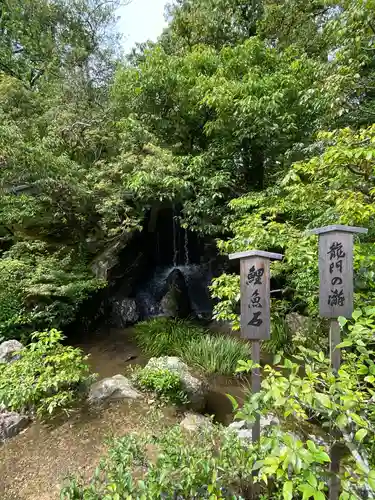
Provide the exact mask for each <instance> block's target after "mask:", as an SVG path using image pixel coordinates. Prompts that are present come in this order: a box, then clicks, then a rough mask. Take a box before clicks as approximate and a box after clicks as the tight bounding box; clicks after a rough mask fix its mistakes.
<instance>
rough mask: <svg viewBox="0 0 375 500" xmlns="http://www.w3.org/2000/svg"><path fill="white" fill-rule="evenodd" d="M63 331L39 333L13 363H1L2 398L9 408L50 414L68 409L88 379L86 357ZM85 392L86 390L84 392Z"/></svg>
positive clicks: (42, 414) (0, 390) (0, 394)
mask: <svg viewBox="0 0 375 500" xmlns="http://www.w3.org/2000/svg"><path fill="white" fill-rule="evenodd" d="M63 338H64V337H63V336H62V335H61V332H58V331H57V330H50V331H49V332H36V333H34V334H33V336H32V339H33V343H32V344H30V345H29V346H28V347H25V348H23V349H22V350H21V351H20V352H19V353H18V359H17V360H15V361H13V362H12V363H5V364H0V399H1V402H2V404H3V405H5V407H6V408H9V409H10V410H16V411H21V412H25V411H28V412H30V411H31V412H34V413H37V414H38V415H39V416H46V415H47V416H48V415H51V414H53V413H56V412H59V411H61V410H65V409H67V408H68V407H69V406H71V405H72V404H73V402H74V401H75V399H76V398H77V397H78V394H79V390H81V391H83V390H84V388H85V384H86V383H87V382H88V380H89V367H88V365H87V363H86V361H87V358H86V357H85V356H84V355H83V354H82V352H81V351H80V349H75V348H73V347H70V346H64V345H62V343H61V341H62V340H63ZM83 392H84V391H83Z"/></svg>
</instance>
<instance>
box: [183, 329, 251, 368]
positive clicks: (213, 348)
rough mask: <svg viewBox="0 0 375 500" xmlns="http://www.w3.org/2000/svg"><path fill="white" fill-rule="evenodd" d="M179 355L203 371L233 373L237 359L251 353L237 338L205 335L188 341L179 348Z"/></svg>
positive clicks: (246, 356) (244, 357) (245, 357)
mask: <svg viewBox="0 0 375 500" xmlns="http://www.w3.org/2000/svg"><path fill="white" fill-rule="evenodd" d="M179 355H180V356H181V358H182V359H183V360H184V361H185V363H187V364H188V365H190V366H194V367H196V368H199V369H200V370H203V371H204V372H205V373H209V374H213V373H220V374H222V375H233V374H234V372H235V370H236V367H237V364H238V361H239V360H240V359H247V358H249V356H250V355H251V354H250V348H249V346H248V345H247V344H245V343H243V342H241V341H240V340H239V339H237V338H234V337H225V336H224V335H217V336H216V335H215V336H214V335H212V336H211V335H205V336H203V337H200V338H199V339H194V340H191V341H189V342H188V343H187V344H186V345H185V346H183V347H182V348H181V349H180V350H179Z"/></svg>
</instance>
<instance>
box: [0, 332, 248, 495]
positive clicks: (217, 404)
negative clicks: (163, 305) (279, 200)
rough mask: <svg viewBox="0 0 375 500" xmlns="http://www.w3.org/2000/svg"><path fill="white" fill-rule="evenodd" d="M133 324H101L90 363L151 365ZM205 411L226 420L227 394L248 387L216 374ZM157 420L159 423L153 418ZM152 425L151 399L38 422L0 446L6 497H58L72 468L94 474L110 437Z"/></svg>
mask: <svg viewBox="0 0 375 500" xmlns="http://www.w3.org/2000/svg"><path fill="white" fill-rule="evenodd" d="M132 333H133V332H132V329H123V330H119V329H101V330H100V331H98V332H96V333H94V334H91V335H90V336H89V338H88V340H87V341H86V340H85V341H84V342H82V343H81V344H80V345H79V347H81V348H82V349H83V350H84V351H85V352H86V353H87V354H90V358H89V359H90V365H91V368H92V371H93V372H96V373H98V375H99V378H104V377H110V376H113V375H116V374H118V373H124V371H126V370H128V369H129V367H130V366H132V365H142V366H143V365H145V364H146V363H147V358H146V357H145V356H142V354H141V353H140V351H139V349H138V348H137V346H136V345H135V343H134V341H133V340H132ZM209 382H210V391H209V393H208V396H207V404H206V409H205V411H206V412H207V413H209V414H213V415H214V416H215V419H216V420H217V421H218V422H220V423H224V424H228V423H229V422H230V421H231V420H232V407H231V404H230V402H229V400H228V398H227V397H226V396H225V394H226V393H230V394H232V395H233V396H235V397H236V398H237V399H239V400H240V401H242V400H243V396H244V387H243V384H242V383H240V382H238V381H237V380H234V379H230V378H227V377H213V378H211V380H210V381H209ZM180 419H181V415H179V414H178V412H176V409H174V408H165V409H163V418H162V419H161V422H162V423H163V425H164V426H165V425H168V424H170V425H172V424H173V423H175V422H177V421H179V420H180ZM153 425H154V424H153ZM148 426H150V407H149V405H148V404H147V401H143V402H131V403H129V402H120V403H114V404H111V405H110V406H108V407H107V408H102V409H101V410H98V409H95V410H90V409H88V408H86V407H84V408H81V409H80V410H79V411H76V412H75V413H74V414H72V415H71V416H70V417H68V418H65V419H60V420H59V421H56V422H54V423H53V424H51V423H50V424H49V425H46V424H42V423H40V422H35V423H33V424H32V425H31V426H30V427H29V428H28V429H26V430H25V431H24V432H23V433H21V434H19V435H18V436H16V437H14V438H13V439H10V440H9V441H8V442H7V443H5V444H4V445H3V446H2V447H1V448H0V478H1V479H0V498H1V500H52V499H57V498H59V491H60V486H61V483H62V482H63V480H64V479H65V477H67V476H68V475H70V474H77V473H78V474H82V475H84V476H85V477H89V476H90V475H91V474H92V472H93V470H94V469H95V467H96V465H97V463H98V460H99V457H100V456H102V455H103V453H104V452H105V450H106V443H105V441H106V438H108V437H110V436H121V435H124V434H125V433H127V432H131V431H134V430H138V431H139V430H142V429H146V428H147V427H148Z"/></svg>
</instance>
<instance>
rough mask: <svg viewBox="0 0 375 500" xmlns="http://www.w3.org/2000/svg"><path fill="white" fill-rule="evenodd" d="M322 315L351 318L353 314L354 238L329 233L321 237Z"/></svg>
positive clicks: (347, 234)
mask: <svg viewBox="0 0 375 500" xmlns="http://www.w3.org/2000/svg"><path fill="white" fill-rule="evenodd" d="M319 275H320V293H319V310H320V315H321V316H323V317H325V318H338V317H339V316H344V317H346V318H348V317H349V318H350V317H351V314H352V312H353V235H352V234H350V233H348V232H338V231H330V232H326V233H322V234H320V236H319Z"/></svg>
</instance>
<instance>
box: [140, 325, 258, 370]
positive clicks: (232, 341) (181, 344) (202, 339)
mask: <svg viewBox="0 0 375 500" xmlns="http://www.w3.org/2000/svg"><path fill="white" fill-rule="evenodd" d="M135 336H136V340H137V343H138V345H139V347H140V348H141V349H142V351H143V352H144V353H145V354H146V355H148V356H155V357H160V356H178V357H179V358H181V359H182V360H183V361H184V362H185V363H186V364H187V365H189V366H191V367H194V368H197V369H199V370H201V371H203V372H205V373H206V374H214V373H217V374H220V375H233V374H234V372H235V369H236V367H237V363H238V361H239V360H240V359H243V360H246V359H249V357H250V351H249V346H248V345H246V344H245V343H243V342H241V341H240V340H239V339H237V338H235V337H227V336H224V335H210V334H209V333H208V332H207V330H205V329H203V328H201V327H199V326H196V325H194V324H192V323H189V322H186V321H181V320H172V319H169V318H154V319H152V320H150V321H144V322H142V323H138V324H137V325H136V327H135Z"/></svg>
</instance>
